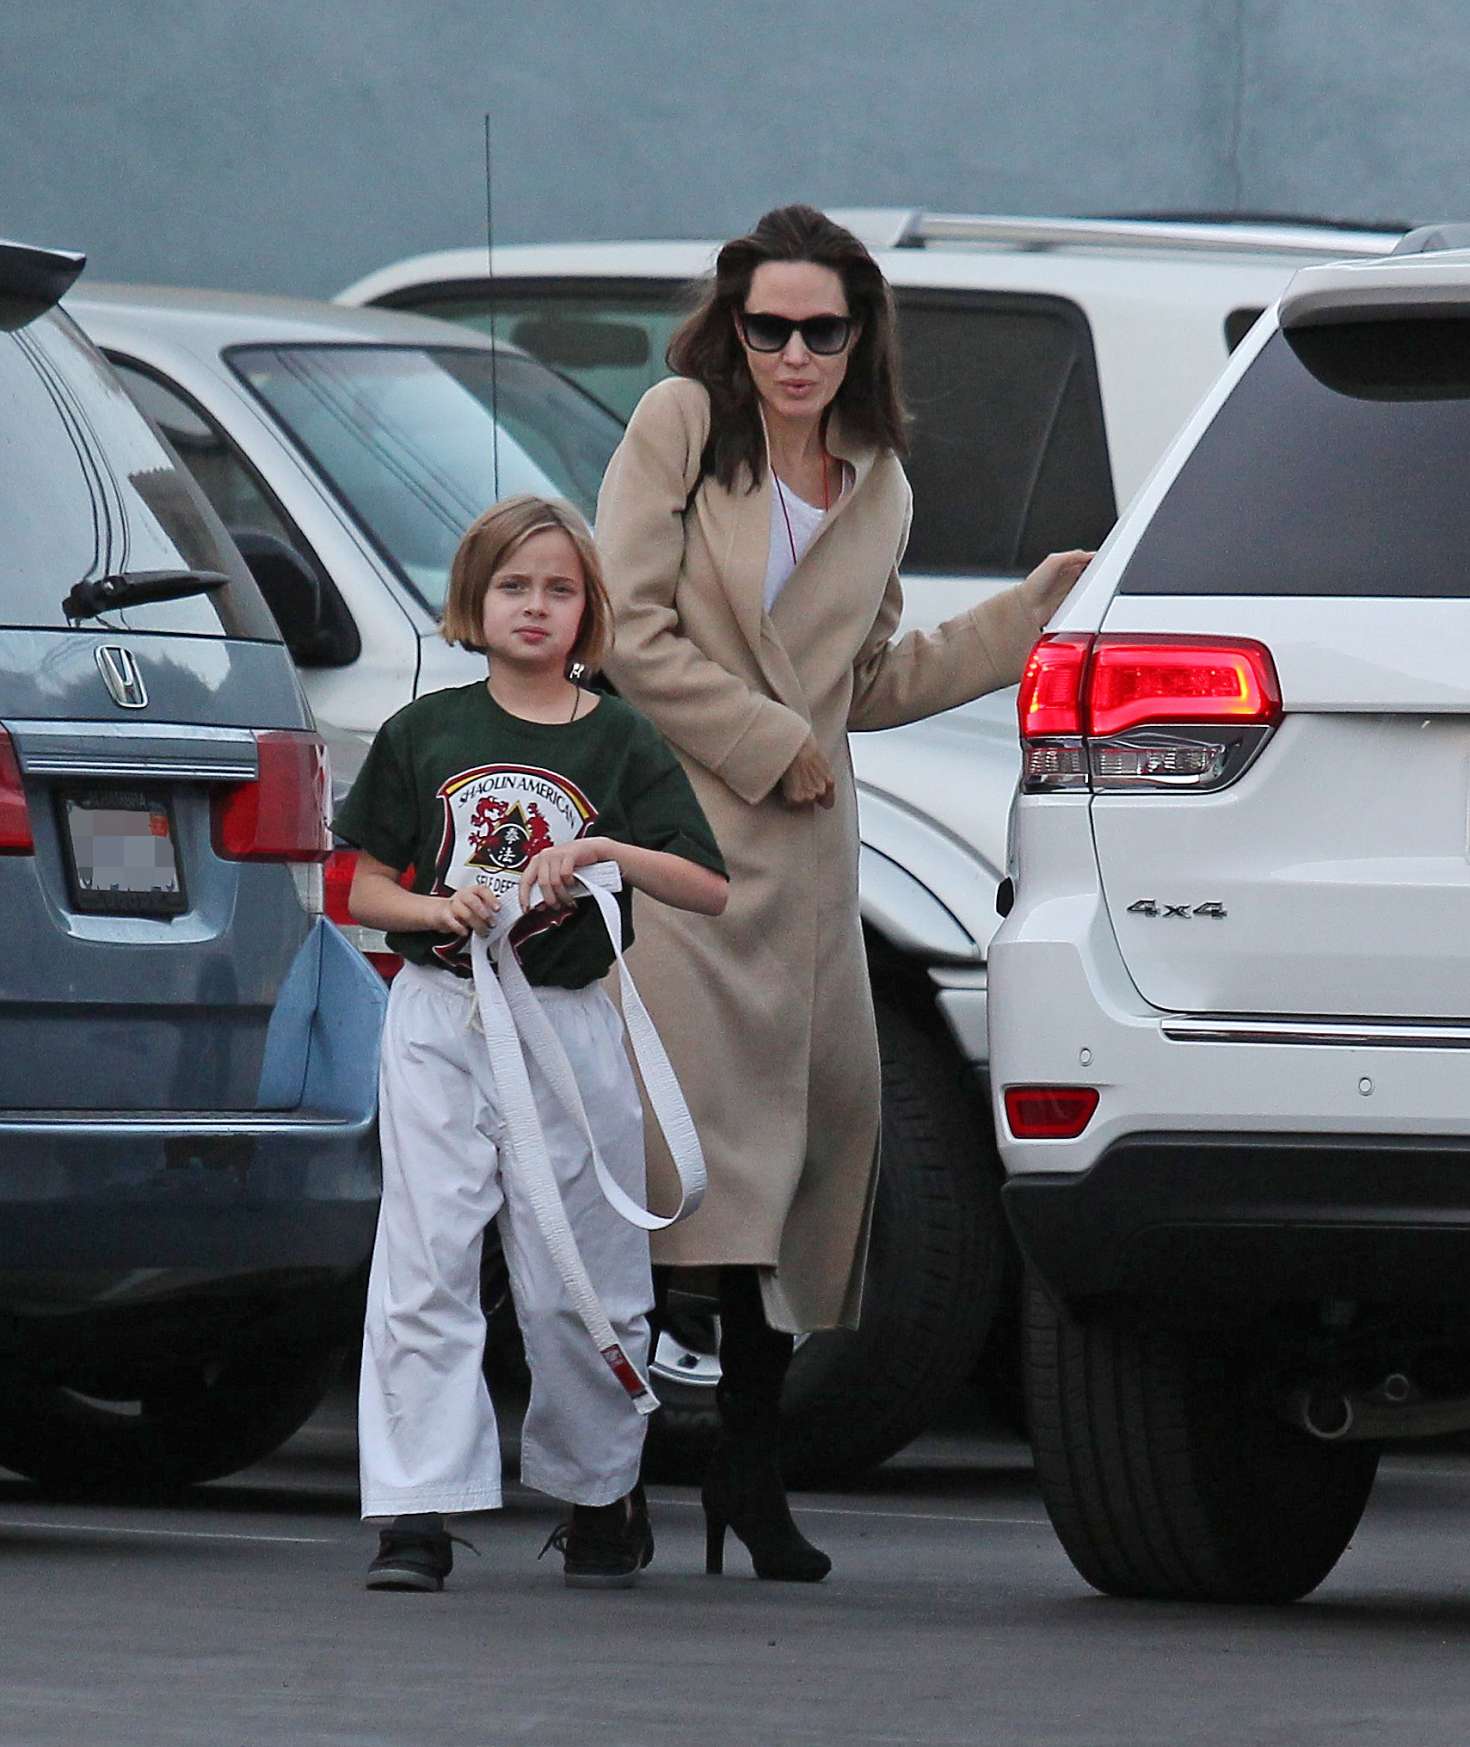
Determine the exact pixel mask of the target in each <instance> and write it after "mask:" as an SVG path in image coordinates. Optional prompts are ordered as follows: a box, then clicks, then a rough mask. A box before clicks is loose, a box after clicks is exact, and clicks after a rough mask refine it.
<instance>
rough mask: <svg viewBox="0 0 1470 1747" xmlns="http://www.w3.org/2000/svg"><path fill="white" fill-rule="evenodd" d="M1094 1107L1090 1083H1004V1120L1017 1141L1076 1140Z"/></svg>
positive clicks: (1094, 1100)
mask: <svg viewBox="0 0 1470 1747" xmlns="http://www.w3.org/2000/svg"><path fill="white" fill-rule="evenodd" d="M1096 1109H1097V1090H1096V1088H1095V1087H1093V1086H1007V1087H1006V1089H1005V1110H1006V1123H1007V1125H1008V1126H1009V1128H1010V1131H1011V1133H1012V1134H1013V1135H1015V1137H1016V1139H1017V1140H1076V1138H1077V1136H1078V1135H1079V1134H1081V1132H1082V1131H1083V1129H1084V1128H1086V1127H1087V1125H1088V1123H1089V1122H1091V1121H1092V1113H1093V1111H1094V1110H1096Z"/></svg>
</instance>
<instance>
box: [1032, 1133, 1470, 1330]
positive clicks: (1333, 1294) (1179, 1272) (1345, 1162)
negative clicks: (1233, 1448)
mask: <svg viewBox="0 0 1470 1747" xmlns="http://www.w3.org/2000/svg"><path fill="white" fill-rule="evenodd" d="M1003 1194H1004V1199H1005V1205H1006V1211H1007V1213H1008V1215H1009V1217H1010V1220H1011V1225H1012V1228H1013V1230H1014V1231H1015V1234H1016V1238H1017V1241H1018V1242H1019V1243H1020V1246H1021V1249H1022V1250H1023V1252H1024V1253H1025V1255H1026V1258H1027V1260H1028V1262H1029V1263H1030V1264H1031V1265H1032V1267H1033V1268H1034V1269H1035V1270H1036V1272H1037V1274H1038V1275H1039V1276H1040V1277H1041V1279H1042V1280H1043V1281H1044V1282H1045V1284H1046V1285H1047V1287H1048V1288H1049V1290H1050V1291H1051V1292H1052V1293H1053V1294H1054V1295H1055V1296H1056V1297H1058V1298H1059V1299H1061V1300H1063V1301H1064V1302H1067V1303H1068V1304H1071V1305H1073V1306H1078V1307H1081V1306H1085V1305H1086V1304H1087V1303H1089V1302H1093V1303H1097V1302H1099V1301H1103V1302H1105V1301H1116V1300H1147V1301H1149V1302H1150V1303H1153V1304H1164V1305H1166V1306H1167V1307H1169V1309H1170V1310H1171V1311H1172V1312H1174V1313H1176V1314H1178V1315H1180V1316H1181V1317H1182V1316H1188V1315H1190V1314H1191V1313H1200V1312H1207V1311H1209V1310H1211V1309H1219V1308H1224V1307H1229V1308H1231V1309H1234V1310H1240V1309H1242V1308H1245V1309H1249V1308H1257V1309H1266V1308H1270V1307H1273V1306H1276V1305H1280V1304H1286V1303H1295V1302H1302V1301H1308V1302H1310V1301H1313V1300H1319V1299H1323V1298H1350V1299H1356V1300H1359V1301H1363V1302H1372V1303H1378V1304H1385V1303H1386V1304H1392V1305H1396V1306H1411V1305H1424V1306H1431V1305H1439V1306H1459V1307H1461V1308H1464V1307H1465V1306H1466V1302H1467V1297H1466V1280H1467V1277H1470V1138H1451V1137H1408V1136H1404V1135H1394V1134H1389V1135H1354V1136H1351V1137H1349V1136H1344V1135H1331V1136H1323V1135H1299V1134H1252V1135H1248V1136H1239V1135H1237V1136H1231V1137H1229V1138H1228V1139H1226V1138H1221V1137H1218V1136H1210V1135H1202V1134H1197V1133H1188V1132H1184V1133H1152V1134H1134V1135H1129V1136H1127V1137H1125V1138H1123V1139H1121V1140H1118V1141H1115V1142H1114V1143H1113V1144H1112V1145H1111V1146H1110V1147H1109V1148H1108V1150H1107V1151H1106V1152H1105V1153H1104V1154H1103V1155H1102V1156H1101V1157H1100V1158H1099V1159H1098V1160H1097V1162H1096V1163H1095V1164H1093V1165H1092V1166H1091V1167H1090V1168H1089V1169H1087V1170H1085V1171H1082V1172H1076V1173H1071V1172H1066V1173H1063V1172H1057V1173H1046V1172H1032V1173H1028V1174H1027V1175H1025V1176H1017V1177H1012V1178H1011V1180H1010V1181H1009V1182H1008V1183H1007V1184H1006V1185H1005V1189H1004V1191H1003Z"/></svg>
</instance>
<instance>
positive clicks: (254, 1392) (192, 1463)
mask: <svg viewBox="0 0 1470 1747" xmlns="http://www.w3.org/2000/svg"><path fill="white" fill-rule="evenodd" d="M341 1360H342V1352H341V1349H340V1348H337V1347H332V1348H317V1347H313V1348H303V1349H285V1350H282V1349H280V1348H272V1349H271V1350H269V1351H265V1352H252V1353H250V1354H248V1355H236V1356H233V1357H229V1358H225V1359H223V1360H222V1361H220V1362H218V1363H217V1364H213V1365H210V1366H207V1367H201V1368H200V1369H199V1370H197V1371H195V1372H193V1373H191V1374H190V1376H189V1377H188V1378H187V1379H181V1380H179V1381H177V1382H176V1383H174V1385H173V1386H172V1387H171V1388H170V1390H169V1392H168V1393H167V1394H166V1395H162V1394H160V1395H156V1396H144V1397H143V1398H142V1399H141V1400H132V1401H113V1400H99V1399H98V1398H96V1397H94V1396H91V1395H82V1394H80V1393H78V1392H77V1391H75V1390H72V1389H67V1388H63V1387H60V1386H58V1385H55V1384H48V1383H38V1382H36V1381H34V1380H32V1379H30V1378H27V1377H25V1376H23V1375H20V1374H17V1373H13V1372H7V1373H5V1374H4V1375H3V1376H0V1399H3V1400H4V1403H5V1406H4V1411H3V1413H0V1466H3V1467H6V1468H10V1469H13V1470H14V1471H15V1472H16V1473H18V1474H23V1475H24V1476H25V1477H26V1478H27V1479H29V1480H34V1481H35V1482H36V1483H37V1484H38V1485H40V1486H41V1487H43V1488H45V1489H46V1490H47V1491H51V1492H57V1493H67V1494H78V1493H103V1494H106V1495H108V1496H115V1497H121V1498H128V1497H149V1496H155V1495H158V1494H161V1493H168V1492H173V1491H176V1490H178V1489H179V1488H181V1487H184V1486H191V1485H194V1484H195V1483H197V1482H199V1481H203V1480H215V1479H218V1478H219V1476H221V1475H223V1474H232V1473H234V1472H235V1471H236V1470H237V1469H240V1468H246V1467H249V1465H250V1464H251V1463H252V1462H257V1461H259V1460H260V1459H261V1458H262V1457H264V1456H268V1455H270V1454H271V1452H272V1451H273V1450H276V1449H278V1448H279V1447H280V1446H281V1445H282V1444H283V1443H285V1441H286V1439H287V1438H289V1437H290V1436H291V1434H292V1433H293V1432H295V1431H297V1430H299V1428H300V1427H301V1426H302V1425H303V1424H304V1423H305V1422H306V1421H307V1420H308V1419H309V1418H310V1417H311V1415H312V1413H313V1412H314V1411H315V1410H316V1408H317V1407H318V1406H319V1405H320V1403H321V1401H322V1398H323V1397H324V1396H325V1394H326V1393H327V1390H328V1389H329V1388H330V1387H331V1385H332V1383H333V1381H334V1380H335V1378H336V1376H337V1373H338V1371H339V1369H340V1366H341Z"/></svg>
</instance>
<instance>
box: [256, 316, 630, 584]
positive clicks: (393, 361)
mask: <svg viewBox="0 0 1470 1747" xmlns="http://www.w3.org/2000/svg"><path fill="white" fill-rule="evenodd" d="M229 359H230V362H231V364H232V365H233V366H234V368H235V369H236V370H238V371H239V372H240V374H241V376H242V377H243V378H244V380H245V381H246V382H247V383H248V384H249V385H250V387H251V388H253V389H254V391H255V392H256V394H258V395H259V396H260V398H261V399H262V400H263V401H264V402H265V404H266V405H267V406H268V407H269V408H270V410H271V412H272V413H274V414H275V416H276V418H277V419H278V420H279V421H280V423H281V424H282V425H283V426H284V428H285V429H286V430H287V432H288V433H289V434H290V435H291V436H292V438H293V439H294V440H295V442H296V443H297V444H298V445H299V446H300V448H301V449H302V450H303V451H304V452H305V453H306V454H307V455H308V456H309V457H310V458H311V460H312V462H313V464H314V465H315V466H316V468H317V469H318V471H319V472H320V473H321V474H322V475H323V476H324V477H325V478H326V479H327V480H329V481H330V482H331V484H332V485H333V487H334V488H335V490H336V491H337V493H338V495H339V496H340V498H341V499H342V501H343V503H344V505H345V506H346V507H347V509H348V510H349V511H350V512H351V513H352V515H353V516H355V517H356V519H357V521H358V522H359V524H360V525H361V526H362V528H363V529H364V530H365V531H366V532H367V534H368V535H369V536H370V537H371V538H372V540H373V541H374V543H375V544H376V545H377V547H378V549H379V550H380V551H381V552H382V553H383V554H384V556H385V557H386V558H387V559H388V560H389V562H390V563H392V564H393V565H394V566H395V568H396V569H397V570H398V572H399V574H400V575H401V576H403V578H404V579H405V580H406V581H407V582H408V583H409V584H410V586H411V587H412V588H413V589H414V590H415V591H416V592H417V593H418V594H419V596H420V597H421V598H422V599H423V601H424V603H425V604H426V605H427V606H428V607H430V608H431V609H432V610H436V611H437V609H438V608H439V607H441V606H442V605H443V603H444V593H445V589H446V587H447V586H448V580H449V561H450V559H451V558H452V557H453V556H454V549H455V547H456V546H457V545H458V544H459V538H460V535H461V534H462V533H463V532H464V530H465V528H466V527H467V526H468V525H469V523H470V522H472V521H473V520H474V518H475V517H476V516H477V515H479V514H480V512H481V511H482V510H484V509H486V508H488V507H489V505H490V504H491V503H493V502H494V501H495V499H496V497H497V495H498V496H501V497H508V496H510V495H511V494H512V493H513V492H521V491H530V492H536V493H539V494H541V495H544V496H551V497H565V498H569V499H570V500H571V501H572V502H573V503H574V504H575V505H576V506H577V508H578V509H580V510H581V511H582V512H583V514H584V515H586V516H587V518H588V519H589V520H590V519H591V517H592V514H593V511H594V509H595V506H596V502H597V489H598V486H599V485H600V484H601V482H602V475H603V472H604V470H605V468H606V467H607V463H608V460H609V458H610V457H611V455H612V452H613V450H614V448H616V446H617V442H618V438H619V437H620V436H621V435H622V427H621V426H620V425H619V424H618V422H617V420H616V419H614V418H612V417H611V416H610V415H609V414H608V413H607V412H605V411H604V410H603V409H602V408H601V407H599V406H597V405H596V404H595V403H594V402H593V401H591V400H590V399H588V397H587V396H586V395H584V394H582V393H580V392H579V391H578V390H577V389H576V388H574V387H572V385H571V384H570V383H567V382H563V381H562V379H561V378H560V377H559V376H557V375H555V374H554V373H553V372H552V371H550V370H547V369H546V368H545V367H544V366H543V365H541V364H538V363H537V362H536V361H535V360H534V359H531V358H519V357H513V356H500V357H499V360H498V363H496V362H494V360H495V359H496V354H494V353H492V352H490V351H488V350H479V349H476V350H473V351H471V350H467V349H466V350H459V349H457V348H455V347H439V346H436V347H432V348H424V347H417V346H241V347H236V348H235V349H234V350H232V351H231V352H230V354H229ZM492 409H494V410H493V411H492ZM497 414H498V421H497V416H496V415H497ZM497 422H498V426H499V430H498V434H497V429H496V426H497ZM497 474H498V479H497ZM497 486H498V490H497Z"/></svg>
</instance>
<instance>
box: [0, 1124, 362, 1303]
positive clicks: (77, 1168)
mask: <svg viewBox="0 0 1470 1747" xmlns="http://www.w3.org/2000/svg"><path fill="white" fill-rule="evenodd" d="M379 1185H380V1175H379V1166H378V1149H377V1121H376V1109H375V1106H374V1104H373V1103H371V1102H370V1103H369V1104H368V1107H367V1108H366V1109H365V1110H361V1111H359V1112H358V1113H357V1114H356V1115H355V1116H354V1117H352V1118H348V1119H342V1118H338V1119H332V1118H329V1117H328V1118H323V1117H322V1116H321V1115H320V1114H314V1113H302V1114H293V1115H292V1116H289V1117H281V1118H274V1119H263V1120H255V1119H250V1118H239V1119H237V1120H233V1121H232V1120H229V1119H222V1118H207V1119H204V1120H202V1121H201V1120H198V1119H196V1120H194V1121H192V1122H191V1121H190V1120H189V1119H187V1118H182V1117H179V1118H166V1119H157V1118H148V1117H110V1118H109V1117H99V1116H97V1115H95V1114H94V1115H88V1116H73V1117H70V1118H65V1117H63V1118H55V1117H51V1116H49V1115H48V1116H47V1118H46V1119H44V1120H39V1119H36V1118H32V1119H30V1120H26V1119H24V1118H21V1119H18V1113H16V1112H8V1113H6V1114H5V1115H4V1116H3V1117H0V1272H6V1273H9V1272H13V1271H18V1270H40V1271H43V1272H45V1273H47V1274H55V1273H57V1272H73V1271H79V1270H86V1271H91V1270H111V1269H119V1268H125V1269H136V1268H147V1269H159V1268H162V1269H186V1270H189V1271H190V1272H192V1273H196V1274H197V1273H198V1272H200V1271H208V1272H215V1271H218V1272H220V1273H228V1274H230V1275H240V1274H249V1273H253V1272H257V1271H258V1272H274V1271H276V1270H280V1269H290V1270H299V1269H305V1270H325V1271H340V1270H346V1269H351V1268H355V1267H357V1266H358V1265H359V1264H360V1263H361V1262H362V1261H363V1260H364V1259H365V1258H366V1257H367V1256H368V1255H369V1254H370V1253H371V1250H372V1243H373V1232H374V1228H375V1225H376V1220H377V1210H378V1193H379ZM3 1296H4V1288H3V1287H0V1297H3Z"/></svg>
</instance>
